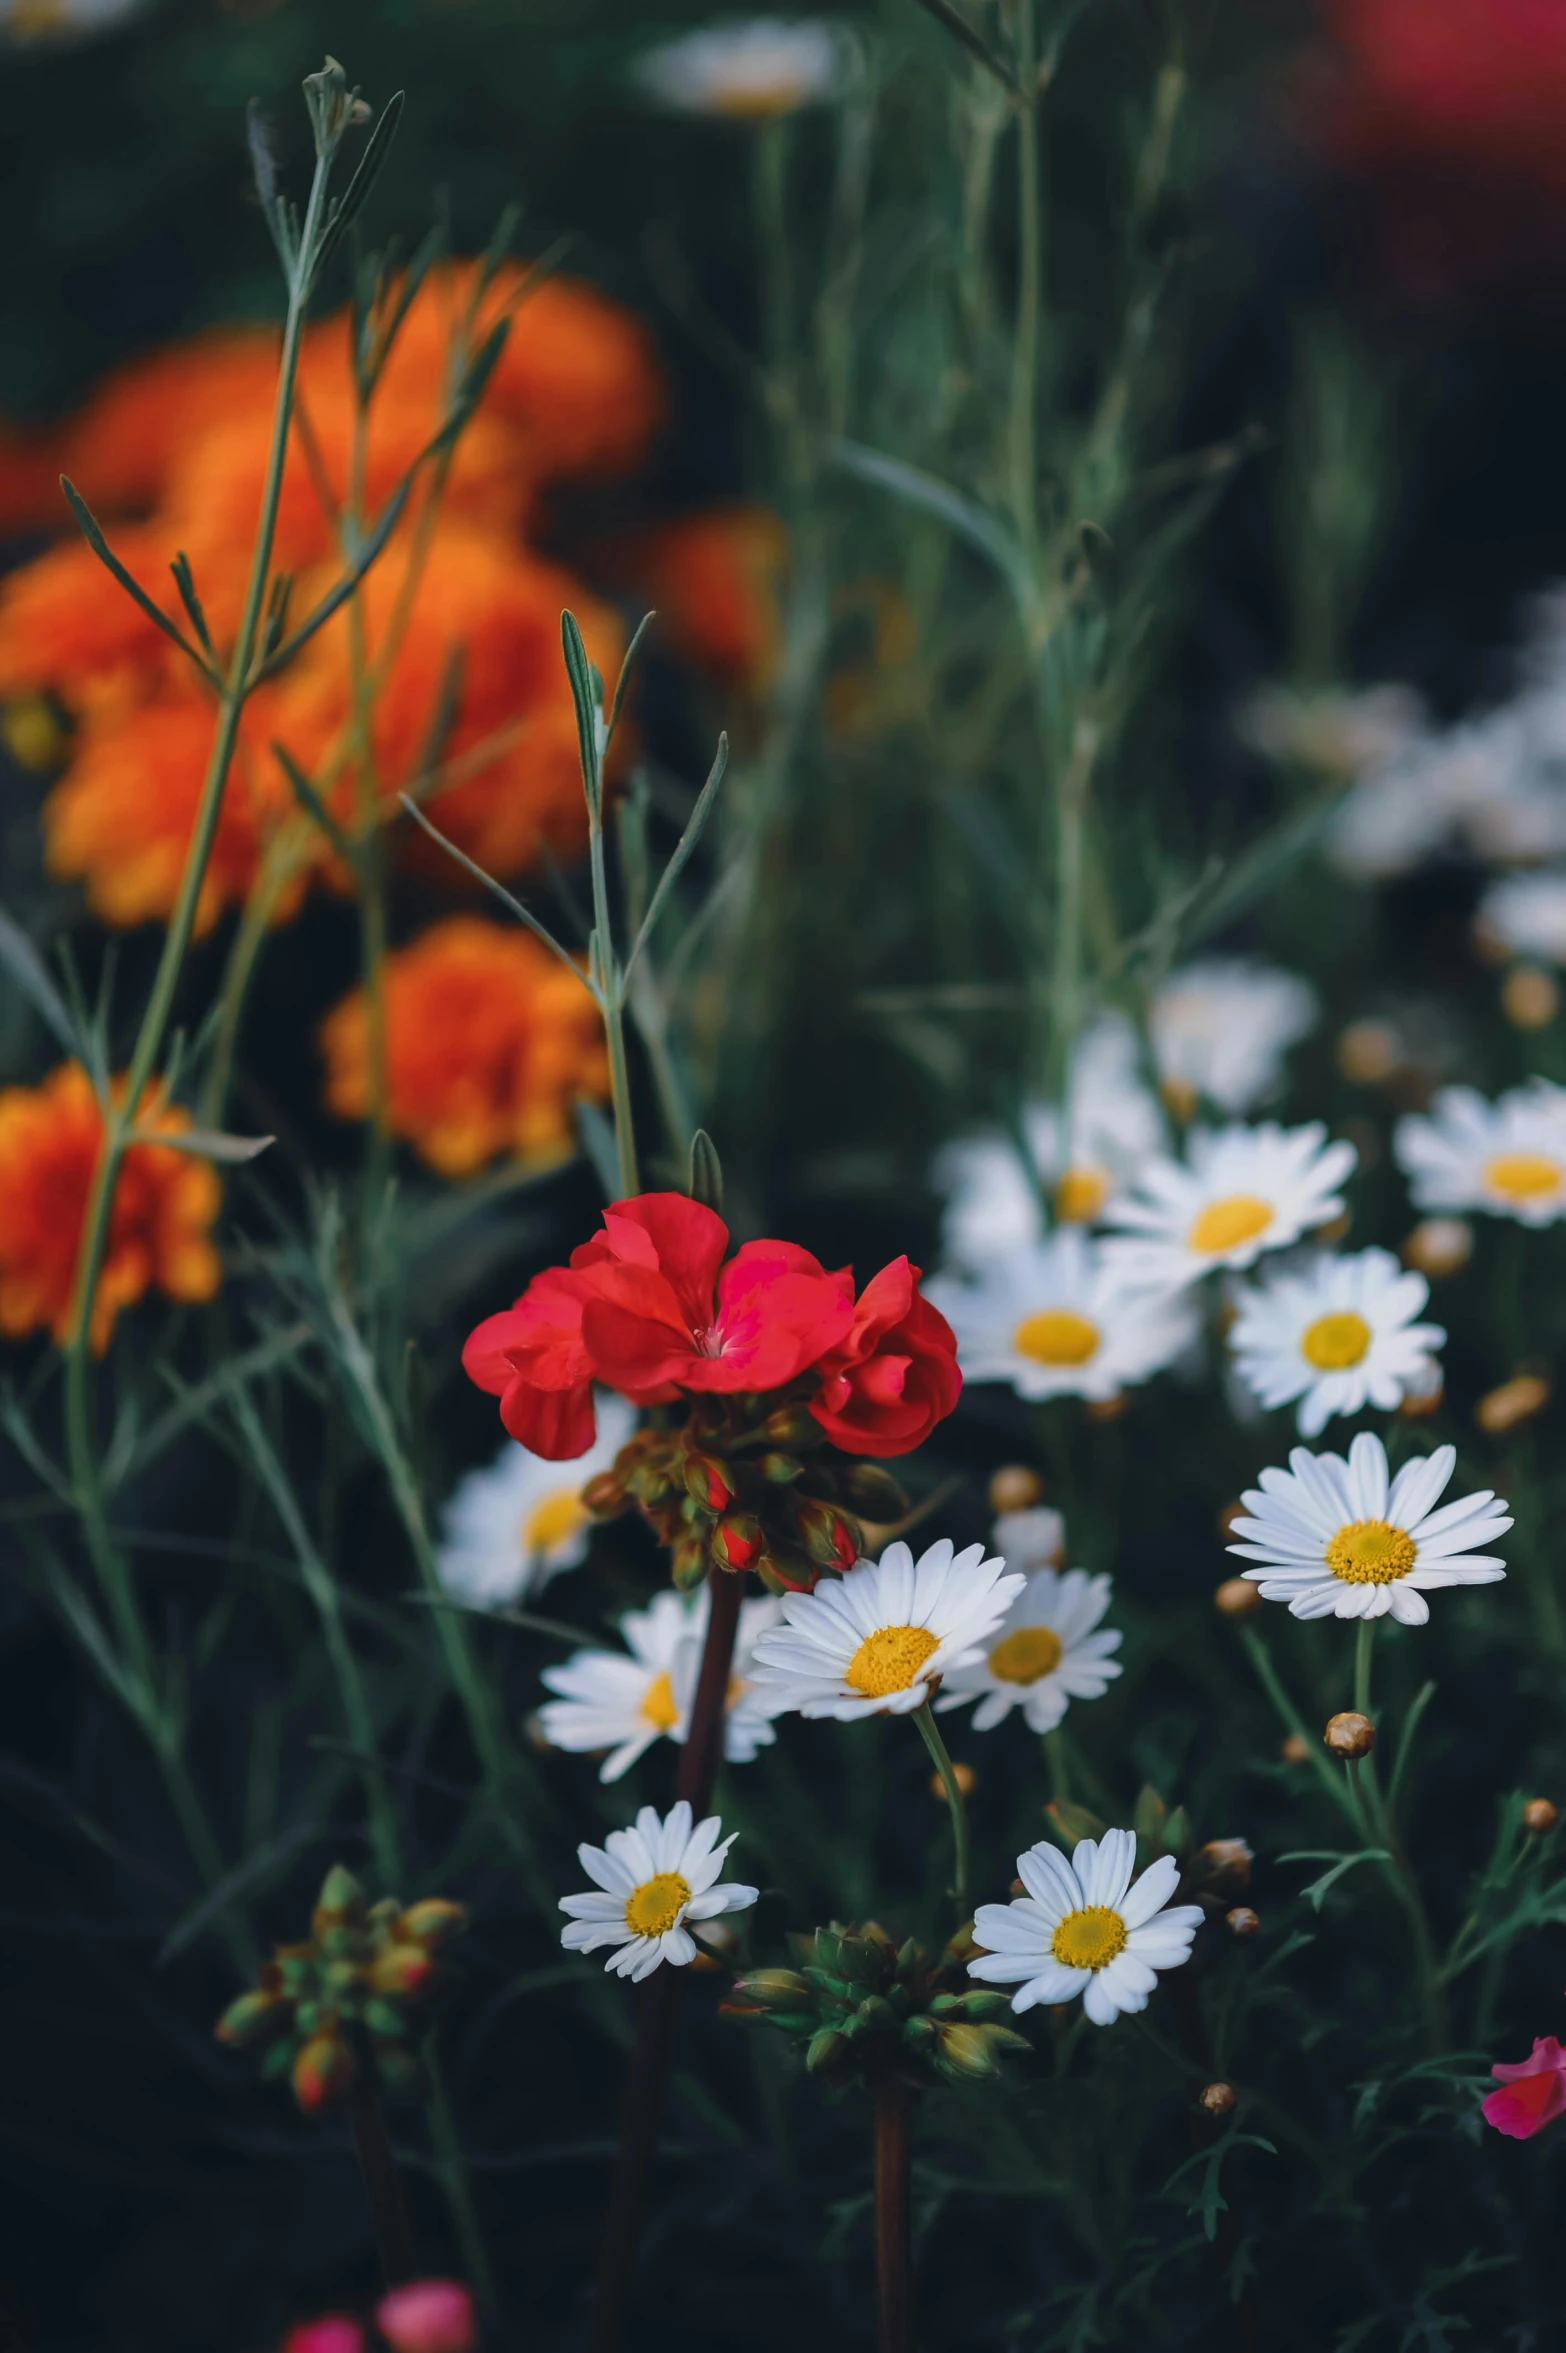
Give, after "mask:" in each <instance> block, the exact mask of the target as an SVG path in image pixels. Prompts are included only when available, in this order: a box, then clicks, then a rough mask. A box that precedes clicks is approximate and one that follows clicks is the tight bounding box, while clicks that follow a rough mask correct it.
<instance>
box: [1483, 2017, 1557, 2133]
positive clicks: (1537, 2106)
mask: <svg viewBox="0 0 1566 2353" xmlns="http://www.w3.org/2000/svg"><path fill="white" fill-rule="evenodd" d="M1490 2073H1491V2074H1492V2075H1493V2076H1494V2077H1495V2078H1496V2081H1497V2082H1498V2083H1499V2084H1500V2085H1501V2087H1502V2088H1501V2089H1500V2091H1498V2092H1491V2094H1490V2096H1489V2098H1488V2099H1487V2100H1486V2101H1485V2103H1484V2120H1485V2122H1486V2124H1493V2125H1494V2126H1495V2129H1496V2131H1497V2132H1504V2133H1505V2134H1506V2135H1507V2136H1508V2138H1510V2139H1511V2140H1514V2141H1526V2140H1531V2139H1532V2138H1533V2135H1534V2134H1535V2133H1536V2132H1540V2131H1542V2130H1543V2128H1544V2126H1545V2125H1547V2124H1549V2123H1551V2122H1552V2121H1553V2119H1554V2118H1555V2117H1557V2116H1559V2114H1560V2112H1561V2110H1562V2109H1563V2108H1566V2051H1563V2050H1562V2049H1561V2046H1560V2044H1559V2043H1558V2042H1557V2041H1556V2039H1555V2037H1554V2035H1553V2034H1546V2035H1541V2036H1540V2037H1539V2039H1538V2040H1537V2041H1536V2042H1535V2044H1534V2046H1533V2056H1532V2057H1531V2058H1528V2059H1519V2060H1518V2061H1517V2062H1516V2064H1515V2066H1510V2067H1508V2066H1496V2067H1492V2068H1491V2070H1490Z"/></svg>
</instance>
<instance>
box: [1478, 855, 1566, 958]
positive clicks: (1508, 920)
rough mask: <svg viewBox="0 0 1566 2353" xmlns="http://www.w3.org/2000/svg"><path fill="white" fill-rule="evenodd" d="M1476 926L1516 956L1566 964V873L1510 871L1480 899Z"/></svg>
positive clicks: (1557, 870) (1486, 940) (1488, 940)
mask: <svg viewBox="0 0 1566 2353" xmlns="http://www.w3.org/2000/svg"><path fill="white" fill-rule="evenodd" d="M1474 930H1475V932H1476V933H1477V934H1478V936H1479V938H1480V940H1481V941H1482V942H1483V943H1484V944H1485V945H1489V944H1491V943H1494V944H1495V945H1496V946H1498V947H1500V948H1502V949H1504V950H1505V951H1506V952H1507V953H1508V954H1510V955H1513V956H1538V957H1542V958H1543V959H1544V961H1545V962H1546V963H1549V964H1566V873H1563V872H1562V871H1561V869H1560V868H1559V867H1557V868H1555V869H1554V870H1553V871H1551V872H1546V873H1535V874H1509V875H1507V877H1506V879H1505V880H1504V881H1503V882H1497V883H1492V884H1491V886H1490V888H1489V889H1488V890H1487V891H1486V892H1485V894H1484V897H1483V898H1482V899H1481V900H1480V902H1479V909H1478V913H1477V914H1476V915H1475V917H1474Z"/></svg>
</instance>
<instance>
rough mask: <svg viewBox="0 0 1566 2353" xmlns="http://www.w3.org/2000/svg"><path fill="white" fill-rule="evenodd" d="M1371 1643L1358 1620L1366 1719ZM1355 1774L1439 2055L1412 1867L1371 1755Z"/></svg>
mask: <svg viewBox="0 0 1566 2353" xmlns="http://www.w3.org/2000/svg"><path fill="white" fill-rule="evenodd" d="M1375 1640H1376V1620H1375V1619H1374V1618H1361V1619H1360V1621H1359V1627H1358V1632H1357V1635H1356V1639H1355V1644H1354V1706H1355V1708H1356V1709H1357V1711H1358V1712H1359V1714H1360V1715H1362V1716H1369V1714H1370V1693H1371V1680H1370V1671H1371V1660H1372V1657H1373V1655H1374V1650H1375ZM1355 1772H1356V1778H1357V1780H1358V1784H1359V1792H1360V1796H1361V1799H1362V1801H1363V1803H1364V1808H1365V1817H1366V1822H1367V1825H1368V1828H1369V1830H1370V1833H1371V1835H1372V1837H1374V1838H1375V1839H1377V1840H1378V1841H1379V1843H1380V1844H1381V1845H1382V1846H1383V1847H1384V1848H1385V1850H1386V1852H1387V1854H1388V1855H1389V1856H1390V1857H1391V1861H1390V1862H1389V1863H1387V1864H1385V1865H1383V1869H1384V1870H1385V1871H1386V1873H1387V1876H1388V1878H1389V1879H1390V1880H1391V1882H1392V1885H1393V1887H1394V1888H1395V1889H1396V1891H1397V1894H1398V1897H1399V1899H1400V1901H1401V1903H1402V1905H1403V1909H1404V1910H1405V1911H1406V1912H1407V1914H1408V1925H1409V1934H1410V1936H1411V1938H1412V1940H1413V1946H1414V1967H1415V1971H1416V1973H1417V1975H1418V1979H1419V1999H1420V2006H1421V2008H1422V2009H1423V2011H1424V2015H1425V2034H1426V2039H1427V2040H1428V2042H1429V2045H1430V2048H1431V2051H1432V2053H1439V2052H1441V2051H1444V2050H1445V2049H1446V2048H1447V2046H1448V2044H1449V2043H1450V2041H1451V2028H1450V2023H1449V2020H1448V2017H1447V2008H1446V1995H1445V1992H1444V1990H1443V1988H1442V1984H1441V1971H1440V1965H1439V1963H1438V1962H1437V1959H1436V1951H1435V1940H1434V1938H1433V1937H1432V1935H1431V1933H1430V1922H1429V1919H1428V1917H1427V1915H1426V1912H1425V1905H1424V1898H1423V1897H1422V1896H1421V1894H1420V1892H1419V1882H1418V1880H1417V1879H1416V1878H1415V1877H1414V1872H1413V1866H1412V1865H1411V1864H1410V1862H1409V1859H1408V1851H1407V1849H1406V1848H1405V1846H1404V1844H1403V1840H1402V1836H1401V1834H1400V1832H1399V1830H1398V1826H1397V1823H1396V1820H1395V1819H1394V1817H1393V1813H1392V1809H1391V1807H1390V1806H1389V1805H1388V1804H1387V1801H1386V1797H1385V1795H1384V1793H1383V1791H1382V1787H1381V1775H1380V1773H1379V1772H1378V1770H1377V1767H1376V1760H1375V1755H1374V1753H1372V1754H1371V1755H1369V1756H1367V1757H1363V1758H1361V1759H1360V1762H1359V1764H1358V1766H1357V1767H1356V1768H1355Z"/></svg>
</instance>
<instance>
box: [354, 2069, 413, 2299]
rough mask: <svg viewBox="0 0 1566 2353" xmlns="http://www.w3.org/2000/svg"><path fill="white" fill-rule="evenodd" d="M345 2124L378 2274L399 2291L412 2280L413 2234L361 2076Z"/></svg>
mask: <svg viewBox="0 0 1566 2353" xmlns="http://www.w3.org/2000/svg"><path fill="white" fill-rule="evenodd" d="M348 2120H349V2122H350V2124H351V2125H352V2126H353V2145H354V2148H355V2150H356V2151H357V2152H358V2158H359V2171H360V2172H361V2173H362V2174H363V2176H364V2188H365V2194H366V2196H367V2197H368V2198H369V2201H370V2213H371V2215H372V2216H373V2218H374V2222H375V2244H376V2246H377V2248H378V2249H379V2251H380V2258H381V2270H382V2272H383V2274H384V2275H385V2280H386V2285H387V2286H388V2287H389V2288H395V2287H400V2286H401V2285H402V2283H403V2282H404V2281H405V2280H410V2279H412V2278H413V2276H414V2263H413V2233H412V2231H411V2230H410V2228H409V2226H408V2209H407V2205H406V2203H405V2202H404V2199H403V2194H402V2177H401V2175H400V2174H399V2173H398V2171H397V2160H396V2158H395V2157H394V2156H393V2155H392V2146H391V2142H390V2141H389V2140H388V2139H387V2137H386V2119H385V2117H384V2116H383V2115H382V2114H381V2103H380V2101H379V2099H378V2098H377V2097H376V2095H375V2091H374V2088H373V2086H371V2085H370V2084H368V2083H366V2082H365V2080H364V2078H363V2076H358V2077H356V2078H355V2081H354V2086H353V2089H352V2091H351V2092H350V2093H349V2095H348Z"/></svg>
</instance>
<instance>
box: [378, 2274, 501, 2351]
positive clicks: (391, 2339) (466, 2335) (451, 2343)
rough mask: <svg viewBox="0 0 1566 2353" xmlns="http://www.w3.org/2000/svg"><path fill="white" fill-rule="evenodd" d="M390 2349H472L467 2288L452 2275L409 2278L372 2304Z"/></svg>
mask: <svg viewBox="0 0 1566 2353" xmlns="http://www.w3.org/2000/svg"><path fill="white" fill-rule="evenodd" d="M375 2324H376V2326H377V2328H378V2329H379V2330H380V2332H381V2335H382V2336H383V2337H384V2338H385V2339H386V2342H387V2344H388V2345H390V2347H391V2349H392V2353H472V2348H473V2347H474V2346H475V2345H476V2344H477V2343H478V2320H477V2316H476V2315H475V2312H474V2309H473V2298H472V2295H471V2294H470V2293H469V2291H468V2290H467V2289H466V2288H465V2287H463V2286H461V2285H460V2284H459V2282H458V2281H456V2280H454V2279H416V2280H410V2281H409V2282H408V2284H407V2286H406V2287H403V2288H393V2289H392V2291H391V2293H390V2295H389V2296H383V2297H382V2298H381V2301H380V2302H379V2304H377V2305H376V2307H375Z"/></svg>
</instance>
